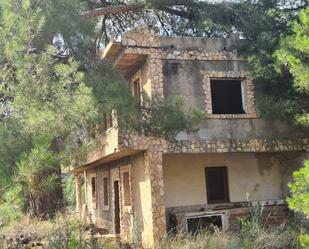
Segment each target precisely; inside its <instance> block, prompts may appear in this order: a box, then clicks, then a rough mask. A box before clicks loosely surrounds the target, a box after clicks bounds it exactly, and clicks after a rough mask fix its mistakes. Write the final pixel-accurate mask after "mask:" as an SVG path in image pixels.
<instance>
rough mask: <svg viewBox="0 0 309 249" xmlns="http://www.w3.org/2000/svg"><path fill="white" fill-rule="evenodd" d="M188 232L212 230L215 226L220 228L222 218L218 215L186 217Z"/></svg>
mask: <svg viewBox="0 0 309 249" xmlns="http://www.w3.org/2000/svg"><path fill="white" fill-rule="evenodd" d="M187 225H188V232H189V233H191V234H195V233H197V232H199V231H205V230H206V231H209V232H214V231H215V230H216V228H219V229H222V219H221V216H220V215H216V216H205V217H198V218H189V219H187Z"/></svg>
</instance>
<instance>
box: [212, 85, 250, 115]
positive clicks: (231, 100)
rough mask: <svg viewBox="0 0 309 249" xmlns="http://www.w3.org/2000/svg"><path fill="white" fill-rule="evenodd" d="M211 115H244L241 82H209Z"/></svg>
mask: <svg viewBox="0 0 309 249" xmlns="http://www.w3.org/2000/svg"><path fill="white" fill-rule="evenodd" d="M210 84H211V98H212V113H213V114H243V113H245V111H244V109H243V103H242V95H241V80H211V81H210Z"/></svg>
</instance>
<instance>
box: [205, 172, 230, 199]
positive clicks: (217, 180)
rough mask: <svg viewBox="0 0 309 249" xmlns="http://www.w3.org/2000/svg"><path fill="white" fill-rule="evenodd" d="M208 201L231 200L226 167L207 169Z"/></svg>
mask: <svg viewBox="0 0 309 249" xmlns="http://www.w3.org/2000/svg"><path fill="white" fill-rule="evenodd" d="M205 175H206V188H207V202H208V203H225V202H229V195H228V182H227V169H226V167H211V168H206V169H205Z"/></svg>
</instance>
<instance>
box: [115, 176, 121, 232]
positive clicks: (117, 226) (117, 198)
mask: <svg viewBox="0 0 309 249" xmlns="http://www.w3.org/2000/svg"><path fill="white" fill-rule="evenodd" d="M119 201H120V196H119V181H114V212H115V213H114V215H115V216H114V218H115V219H114V222H115V223H114V225H115V233H116V234H120V206H119Z"/></svg>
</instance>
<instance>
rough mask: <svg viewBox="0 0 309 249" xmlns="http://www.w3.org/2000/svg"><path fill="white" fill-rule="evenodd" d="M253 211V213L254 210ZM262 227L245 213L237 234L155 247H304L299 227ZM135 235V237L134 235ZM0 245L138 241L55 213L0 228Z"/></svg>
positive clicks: (113, 247) (185, 238)
mask: <svg viewBox="0 0 309 249" xmlns="http://www.w3.org/2000/svg"><path fill="white" fill-rule="evenodd" d="M255 214H256V213H255ZM284 224H285V225H282V226H280V227H273V228H265V227H263V226H262V225H261V222H260V217H259V216H257V215H253V216H248V217H247V218H243V219H240V220H239V231H238V232H237V233H232V232H230V233H225V232H222V231H221V230H219V229H214V232H212V233H210V232H208V231H201V232H199V233H197V234H194V235H188V234H184V233H179V234H177V235H174V234H173V235H172V234H170V235H168V236H166V237H165V238H164V239H163V240H162V241H161V243H160V245H159V247H158V248H159V249H191V248H194V249H253V248H254V249H307V248H308V247H306V245H305V244H302V241H301V240H300V239H299V234H300V233H301V229H300V227H299V226H292V225H287V224H291V223H288V222H286V223H284ZM137 238H138V236H137ZM0 248H3V249H21V248H37V249H39V248H40V249H43V248H44V249H123V248H132V249H133V248H141V246H140V241H139V240H138V239H137V240H136V241H135V243H133V244H130V245H124V244H121V243H120V242H119V241H117V240H116V239H115V238H113V237H109V236H103V235H100V234H99V233H97V231H95V228H94V226H92V225H85V224H84V223H83V222H81V221H80V220H79V219H78V218H77V216H75V215H63V214H62V215H58V216H57V217H56V218H55V219H53V220H49V221H37V222H35V221H31V222H30V220H29V219H28V220H27V219H24V220H23V221H22V222H20V223H18V224H16V225H14V226H13V225H11V226H9V227H5V228H2V230H0Z"/></svg>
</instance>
